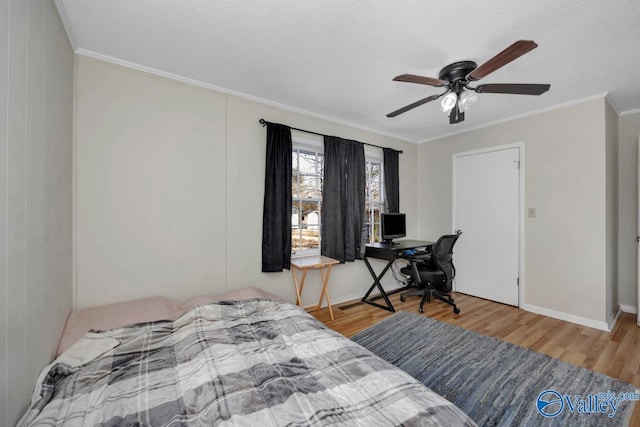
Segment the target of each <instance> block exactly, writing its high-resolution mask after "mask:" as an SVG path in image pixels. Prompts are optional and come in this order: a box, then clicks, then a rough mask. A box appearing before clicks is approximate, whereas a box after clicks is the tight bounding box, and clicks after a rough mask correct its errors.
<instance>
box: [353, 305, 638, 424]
mask: <svg viewBox="0 0 640 427" xmlns="http://www.w3.org/2000/svg"><path fill="white" fill-rule="evenodd" d="M351 339H352V340H353V341H355V342H357V343H358V344H360V345H362V346H364V347H365V348H367V349H369V350H370V351H371V352H373V353H375V354H377V355H378V356H380V357H381V358H383V359H385V360H387V361H388V362H391V363H392V364H394V365H395V366H397V367H399V368H400V369H402V370H404V371H405V372H407V373H409V375H411V376H413V377H414V378H416V379H418V380H419V381H421V382H422V383H423V384H425V385H426V386H428V387H429V388H431V389H432V390H434V391H435V392H437V393H439V394H440V395H442V396H444V397H446V398H447V399H449V400H450V401H451V402H453V403H455V404H456V405H458V407H460V408H461V409H462V410H463V411H465V412H466V413H467V414H468V415H469V416H470V417H471V418H473V419H474V420H475V421H476V422H477V423H478V424H479V425H480V426H621V425H626V423H628V419H629V418H630V416H631V413H632V412H633V406H634V404H635V400H637V397H638V396H637V388H636V387H634V386H633V385H631V384H629V383H626V382H624V381H620V380H617V379H615V378H611V377H608V376H606V375H603V374H599V373H596V372H594V371H590V370H588V369H585V368H581V367H578V366H575V365H572V364H569V363H566V362H563V361H561V360H558V359H554V358H552V357H549V356H547V355H544V354H540V353H537V352H535V351H532V350H529V349H526V348H523V347H519V346H517V345H514V344H510V343H507V342H505V341H502V340H499V339H496V338H493V337H488V336H485V335H482V334H478V333H476V332H472V331H468V330H465V329H462V328H460V327H457V326H454V325H450V324H448V323H444V322H440V321H437V320H433V319H430V318H428V317H424V316H418V315H416V314H411V313H407V312H402V311H401V312H398V313H396V314H394V315H393V316H391V317H389V318H387V319H385V320H383V321H381V322H379V323H377V324H375V325H373V326H371V327H370V328H368V329H366V330H364V331H362V332H360V333H358V334H357V335H355V336H353V337H352V338H351ZM611 393H613V394H614V395H615V398H613V396H612V394H611ZM620 393H625V394H626V395H624V396H621V395H620ZM619 398H622V399H624V400H619ZM614 408H615V410H614ZM610 415H611V416H610Z"/></svg>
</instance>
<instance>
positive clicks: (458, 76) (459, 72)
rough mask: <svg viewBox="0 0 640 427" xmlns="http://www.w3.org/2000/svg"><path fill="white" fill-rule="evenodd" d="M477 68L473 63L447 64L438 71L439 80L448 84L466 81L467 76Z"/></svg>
mask: <svg viewBox="0 0 640 427" xmlns="http://www.w3.org/2000/svg"><path fill="white" fill-rule="evenodd" d="M477 67H478V64H476V63H475V62H473V61H459V62H454V63H453V64H449V65H447V66H446V67H444V68H443V69H442V70H440V75H439V78H440V79H441V80H446V81H448V82H455V81H456V80H466V77H467V75H468V74H469V73H470V72H472V71H473V70H475V69H476V68H477Z"/></svg>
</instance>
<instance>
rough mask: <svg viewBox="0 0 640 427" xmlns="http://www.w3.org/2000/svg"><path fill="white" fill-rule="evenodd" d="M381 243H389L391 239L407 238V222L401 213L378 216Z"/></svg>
mask: <svg viewBox="0 0 640 427" xmlns="http://www.w3.org/2000/svg"><path fill="white" fill-rule="evenodd" d="M380 226H381V228H382V230H381V231H382V241H383V242H385V243H391V242H392V241H393V239H396V238H398V237H406V236H407V221H406V217H405V214H403V213H382V214H380Z"/></svg>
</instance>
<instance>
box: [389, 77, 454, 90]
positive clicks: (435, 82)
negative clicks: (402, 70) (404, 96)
mask: <svg viewBox="0 0 640 427" xmlns="http://www.w3.org/2000/svg"><path fill="white" fill-rule="evenodd" d="M393 81H394V82H407V83H419V84H421V85H429V86H435V87H441V86H446V85H448V84H449V82H448V81H446V80H440V79H434V78H433V77H424V76H416V75H415V74H401V75H399V76H396V77H394V78H393Z"/></svg>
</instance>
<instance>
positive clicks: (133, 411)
mask: <svg viewBox="0 0 640 427" xmlns="http://www.w3.org/2000/svg"><path fill="white" fill-rule="evenodd" d="M96 335H99V337H101V338H103V339H105V340H109V341H110V342H114V343H115V344H113V345H107V346H106V347H105V348H106V351H104V352H103V351H102V350H99V349H98V350H96V348H97V347H94V348H93V350H91V349H90V350H89V351H86V350H82V351H81V352H80V353H81V355H84V356H82V357H85V358H86V355H90V354H92V353H95V354H94V355H92V356H91V357H89V359H92V360H81V361H79V360H78V359H77V358H76V359H74V358H73V357H69V356H67V357H66V358H65V354H63V355H61V357H60V358H59V359H57V360H56V361H54V363H52V364H51V365H50V366H48V367H47V368H45V370H44V371H43V373H42V374H41V376H40V379H39V380H38V383H37V384H36V388H35V391H34V395H33V398H32V402H31V405H30V407H29V409H28V410H27V412H26V413H25V415H24V417H23V418H22V420H21V422H20V424H19V425H34V426H41V425H42V426H50V425H69V426H75V425H78V426H79V425H91V426H94V425H100V426H123V425H144V426H147V425H148V426H199V425H203V426H204V425H207V426H209V425H216V426H218V425H219V426H226V425H244V426H265V427H266V426H315V425H318V426H319V425H359V426H384V425H405V426H413V425H420V426H423V425H429V426H431V425H446V426H455V425H474V423H473V421H472V420H471V419H470V418H469V417H467V416H466V415H465V414H464V413H463V412H462V411H461V410H459V409H458V408H457V407H456V406H454V405H453V404H452V403H450V402H449V401H447V400H445V399H444V398H442V397H441V396H439V395H437V394H436V393H434V392H432V391H431V390H429V389H428V388H426V387H424V386H423V385H422V384H420V383H419V382H418V381H416V380H414V379H413V378H411V377H410V376H409V375H407V374H405V373H404V372H402V371H400V370H398V369H397V368H395V367H393V366H392V365H390V364H388V363H387V362H385V361H383V360H382V359H380V358H378V357H377V356H375V355H373V354H372V353H370V352H369V351H368V350H366V349H364V348H363V347H361V346H359V345H357V344H355V343H354V342H352V341H350V340H348V339H346V338H344V337H343V336H341V335H339V334H337V333H335V332H333V331H331V330H330V329H328V328H326V327H325V326H324V325H323V324H322V323H320V322H318V321H317V320H315V319H314V318H313V317H311V316H310V315H308V314H307V313H306V312H304V310H302V309H300V308H299V307H296V306H294V305H292V304H288V303H281V302H275V301H267V300H259V299H254V300H245V301H233V302H222V303H218V304H209V305H204V306H199V307H195V308H194V309H192V310H191V311H189V312H187V313H185V314H184V315H183V316H182V317H180V318H179V319H177V320H175V321H159V322H152V323H145V324H139V325H133V326H129V327H125V328H120V329H114V330H111V331H105V332H102V333H100V334H96ZM96 342H97V343H100V342H101V341H100V340H97V341H96ZM103 343H104V342H103ZM84 345H85V348H86V345H87V344H86V342H85V343H84ZM69 352H73V347H72V348H71V349H69ZM76 352H78V351H77V350H76ZM101 353H102V354H101ZM82 357H81V358H82ZM74 360H75V362H74Z"/></svg>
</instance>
